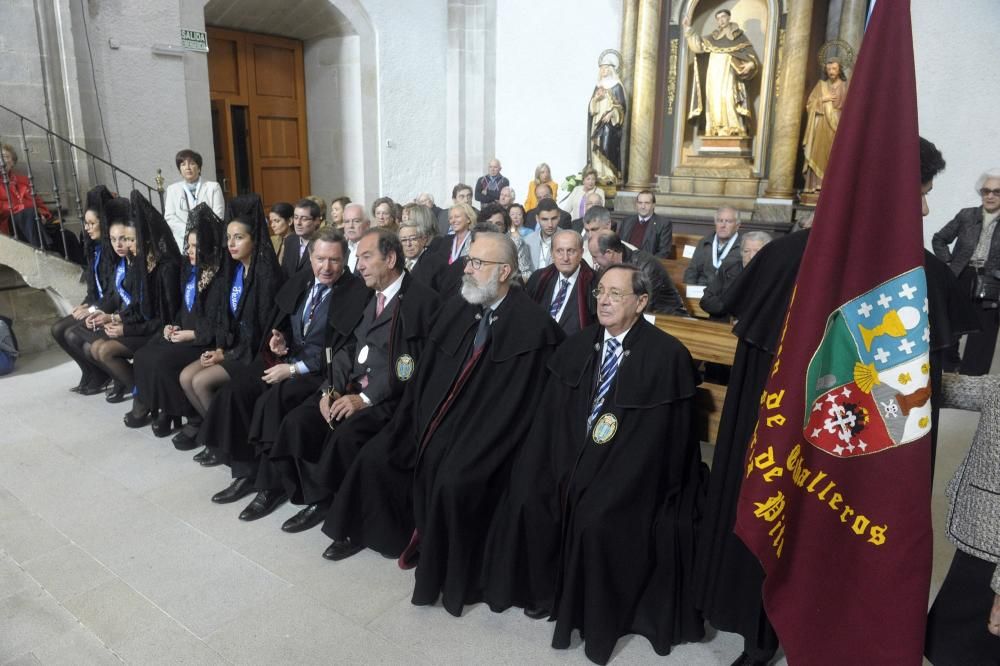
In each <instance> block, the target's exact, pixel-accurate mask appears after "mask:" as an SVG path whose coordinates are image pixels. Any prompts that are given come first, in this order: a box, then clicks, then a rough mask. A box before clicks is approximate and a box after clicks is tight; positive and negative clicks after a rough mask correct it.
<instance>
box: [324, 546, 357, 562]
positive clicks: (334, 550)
mask: <svg viewBox="0 0 1000 666" xmlns="http://www.w3.org/2000/svg"><path fill="white" fill-rule="evenodd" d="M364 549H365V547H364V546H358V545H355V544H353V543H351V542H350V541H334V542H333V543H331V544H330V545H329V546H328V547H327V549H326V550H324V551H323V559H327V560H331V561H333V562H339V561H340V560H346V559H347V558H348V557H351V556H352V555H357V554H358V553H360V552H361V551H362V550H364Z"/></svg>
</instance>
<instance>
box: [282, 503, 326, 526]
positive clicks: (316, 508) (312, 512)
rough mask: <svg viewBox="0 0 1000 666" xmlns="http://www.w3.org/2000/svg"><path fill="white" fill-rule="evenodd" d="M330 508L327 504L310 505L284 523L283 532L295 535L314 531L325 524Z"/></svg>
mask: <svg viewBox="0 0 1000 666" xmlns="http://www.w3.org/2000/svg"><path fill="white" fill-rule="evenodd" d="M329 508H330V505H329V504H327V503H325V502H324V503H322V504H310V505H309V506H307V507H306V508H304V509H302V510H301V511H299V512H298V513H297V514H295V515H294V516H292V517H291V518H289V519H288V520H286V521H285V522H284V523H282V524H281V531H282V532H288V533H290V534H295V533H296V532H305V531H306V530H309V529H312V528H314V527H316V526H317V525H319V524H320V523H322V522H323V519H324V518H325V517H326V512H327V509H329Z"/></svg>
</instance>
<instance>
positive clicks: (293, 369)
mask: <svg viewBox="0 0 1000 666" xmlns="http://www.w3.org/2000/svg"><path fill="white" fill-rule="evenodd" d="M288 374H289V375H290V376H292V377H294V376H296V375H297V374H299V371H298V368H296V367H295V364H294V363H289V364H288Z"/></svg>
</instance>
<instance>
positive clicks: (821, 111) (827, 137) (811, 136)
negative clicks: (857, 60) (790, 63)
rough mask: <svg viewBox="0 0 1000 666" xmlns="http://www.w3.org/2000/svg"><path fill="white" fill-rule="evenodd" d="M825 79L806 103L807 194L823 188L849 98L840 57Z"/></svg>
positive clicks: (829, 64) (828, 67)
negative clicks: (842, 112)
mask: <svg viewBox="0 0 1000 666" xmlns="http://www.w3.org/2000/svg"><path fill="white" fill-rule="evenodd" d="M824 70H825V78H824V79H823V80H821V81H817V82H816V86H815V87H814V88H813V89H812V92H811V93H809V99H807V100H806V133H805V138H804V139H803V141H802V146H803V152H804V153H805V165H804V166H803V167H802V171H803V173H804V174H805V188H804V189H803V192H806V193H814V192H818V191H819V189H820V188H821V187H822V186H823V176H824V174H825V173H826V165H827V163H828V162H829V161H830V149H831V148H833V137H834V135H836V133H837V125H839V124H840V112H841V110H842V109H843V108H844V100H845V99H846V97H847V76H845V74H844V70H843V67H842V65H841V62H840V60H839V59H838V58H829V59H827V60H826V63H825V64H824Z"/></svg>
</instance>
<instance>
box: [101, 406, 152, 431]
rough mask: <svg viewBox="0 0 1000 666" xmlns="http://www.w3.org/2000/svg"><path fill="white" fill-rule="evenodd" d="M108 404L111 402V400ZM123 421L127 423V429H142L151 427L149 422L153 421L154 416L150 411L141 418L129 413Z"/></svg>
mask: <svg viewBox="0 0 1000 666" xmlns="http://www.w3.org/2000/svg"><path fill="white" fill-rule="evenodd" d="M108 402H110V400H109V401H108ZM123 420H124V421H125V427H126V428H142V427H144V426H147V425H149V422H150V421H152V420H153V418H152V416H150V414H149V411H148V410H147V411H146V412H145V413H143V414H141V415H139V416H136V415H135V414H133V413H132V412H127V413H126V414H125V418H124V419H123Z"/></svg>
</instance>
